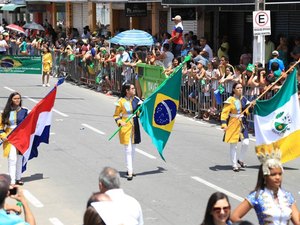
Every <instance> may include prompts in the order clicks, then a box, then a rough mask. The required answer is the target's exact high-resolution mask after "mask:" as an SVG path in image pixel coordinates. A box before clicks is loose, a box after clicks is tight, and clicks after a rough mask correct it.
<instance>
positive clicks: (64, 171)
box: [0, 75, 300, 225]
mask: <svg viewBox="0 0 300 225" xmlns="http://www.w3.org/2000/svg"><path fill="white" fill-rule="evenodd" d="M55 81H56V79H54V78H51V85H52V87H53V84H54V82H55ZM40 83H41V77H40V76H29V75H24V76H21V75H18V76H16V75H0V108H1V109H3V107H4V105H5V103H6V100H7V97H8V96H9V94H10V93H11V91H10V90H16V91H19V92H20V93H21V94H22V95H23V96H28V98H24V99H23V100H24V101H23V105H24V106H26V107H28V108H29V109H31V108H32V107H33V106H34V105H35V104H36V103H35V102H33V101H31V100H36V101H39V100H40V99H41V98H43V97H44V96H45V95H46V94H47V93H48V91H49V90H50V88H44V87H42V86H41V85H40ZM4 87H8V88H10V89H7V88H4ZM116 100H117V97H112V96H106V95H103V94H101V93H97V92H95V91H94V90H90V89H87V88H84V87H78V86H75V85H73V84H70V83H67V82H66V83H64V84H62V85H61V86H59V87H58V91H57V99H56V102H55V106H54V108H55V110H57V112H56V111H54V113H53V121H52V126H51V133H52V135H51V136H50V144H49V145H46V144H41V146H40V147H39V157H38V158H35V159H33V160H31V161H29V164H28V170H27V171H26V172H25V174H24V176H23V177H24V181H25V185H24V189H26V190H27V191H28V193H29V196H31V199H34V200H35V203H36V204H37V203H39V204H37V206H35V204H34V203H33V204H30V206H31V208H32V210H33V212H34V214H35V216H36V219H37V224H41V225H51V224H55V225H61V224H63V225H80V224H82V221H83V220H82V218H83V213H84V210H85V207H86V202H87V199H88V197H89V196H90V195H91V193H92V192H95V191H98V176H99V172H100V171H101V169H102V168H103V167H104V166H112V167H115V168H116V169H118V170H119V171H120V174H121V187H122V188H123V189H124V190H125V192H126V193H128V194H129V195H132V196H134V197H135V198H136V199H137V200H138V201H139V202H140V203H141V206H142V209H143V214H144V221H145V224H146V225H175V224H191V225H192V224H200V223H201V221H202V219H203V216H204V211H205V208H206V204H207V200H208V198H209V196H210V195H211V194H212V193H213V192H215V191H217V190H222V191H226V193H227V194H228V195H229V199H230V202H231V204H232V208H235V207H236V206H237V205H238V204H239V203H240V201H241V200H242V199H243V198H244V197H245V196H246V195H247V194H248V193H249V192H250V191H251V190H253V189H254V186H255V184H256V179H257V172H258V166H259V162H258V160H257V158H256V156H255V153H254V142H253V141H250V149H249V152H248V155H247V163H248V165H249V167H248V168H246V169H245V170H243V171H241V172H239V173H234V172H233V171H232V168H231V165H230V162H229V146H228V144H225V143H223V142H222V136H223V132H222V131H221V130H219V129H218V128H219V126H217V125H215V124H213V123H206V122H202V121H201V122H199V121H198V122H196V121H194V120H191V119H190V118H188V117H185V116H182V115H180V116H177V117H176V123H175V126H174V129H173V132H172V134H171V136H170V139H169V142H168V143H167V145H166V148H165V150H164V156H165V158H166V162H164V161H163V160H162V159H161V158H160V156H159V154H158V153H157V151H156V149H155V148H154V146H153V144H152V143H151V140H150V138H149V137H148V136H147V135H146V134H145V132H142V143H141V144H139V145H138V146H137V147H138V149H139V150H138V151H137V152H136V155H135V161H134V170H135V173H136V174H137V176H136V177H134V179H133V181H131V182H128V181H127V180H126V178H125V177H124V176H125V173H126V167H125V159H124V157H125V156H124V152H123V147H122V146H121V145H120V144H119V140H118V135H116V136H115V137H114V138H113V139H112V140H111V141H108V138H109V137H110V135H111V134H112V133H113V132H114V131H115V130H116V129H117V126H116V124H115V122H114V120H113V117H112V115H113V112H114V108H115V106H114V102H115V101H116ZM66 115H67V116H66ZM253 138H255V137H253ZM147 154H148V155H147ZM299 162H300V160H299V159H297V160H294V161H292V162H289V163H287V164H285V172H284V175H283V176H284V177H283V187H284V188H285V189H287V190H289V191H291V192H292V193H293V194H294V196H295V198H296V201H297V202H298V206H299V202H300V201H299V200H300V198H299V189H300V187H299V186H300V185H299V182H297V181H298V178H299V165H300V164H299ZM0 172H7V160H6V159H3V158H1V160H0ZM38 206H39V207H38ZM245 219H248V220H250V221H252V222H253V223H254V224H257V219H256V216H255V213H254V212H253V210H252V212H251V213H249V214H248V215H247V216H246V217H245Z"/></svg>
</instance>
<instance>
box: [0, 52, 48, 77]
mask: <svg viewBox="0 0 300 225" xmlns="http://www.w3.org/2000/svg"><path fill="white" fill-rule="evenodd" d="M4 73H8V74H36V75H41V74H42V56H29V55H1V56H0V74H4Z"/></svg>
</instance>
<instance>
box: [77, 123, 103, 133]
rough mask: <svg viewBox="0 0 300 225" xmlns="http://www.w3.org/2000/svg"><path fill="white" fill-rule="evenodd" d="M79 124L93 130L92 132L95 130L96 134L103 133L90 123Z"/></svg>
mask: <svg viewBox="0 0 300 225" xmlns="http://www.w3.org/2000/svg"><path fill="white" fill-rule="evenodd" d="M81 125H82V126H84V127H86V128H89V129H90V130H92V131H94V132H96V133H98V134H102V135H105V133H104V132H103V131H101V130H98V129H96V128H94V127H92V126H90V125H88V124H86V123H82V124H81Z"/></svg>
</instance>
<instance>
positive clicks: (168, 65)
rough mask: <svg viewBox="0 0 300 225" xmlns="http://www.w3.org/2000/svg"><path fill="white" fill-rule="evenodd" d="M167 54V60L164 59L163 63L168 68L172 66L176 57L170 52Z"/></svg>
mask: <svg viewBox="0 0 300 225" xmlns="http://www.w3.org/2000/svg"><path fill="white" fill-rule="evenodd" d="M165 54H166V58H164V60H163V63H164V67H165V68H168V67H170V66H172V60H173V59H174V55H173V53H172V52H170V51H166V52H165Z"/></svg>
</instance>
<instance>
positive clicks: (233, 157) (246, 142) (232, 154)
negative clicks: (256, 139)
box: [230, 138, 249, 167]
mask: <svg viewBox="0 0 300 225" xmlns="http://www.w3.org/2000/svg"><path fill="white" fill-rule="evenodd" d="M237 145H238V143H230V160H231V164H232V166H233V167H237V166H238V165H237V160H238V159H237ZM248 147H249V138H245V139H243V140H242V147H241V153H240V155H239V160H240V161H242V162H244V159H245V155H246V152H247V150H248Z"/></svg>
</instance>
